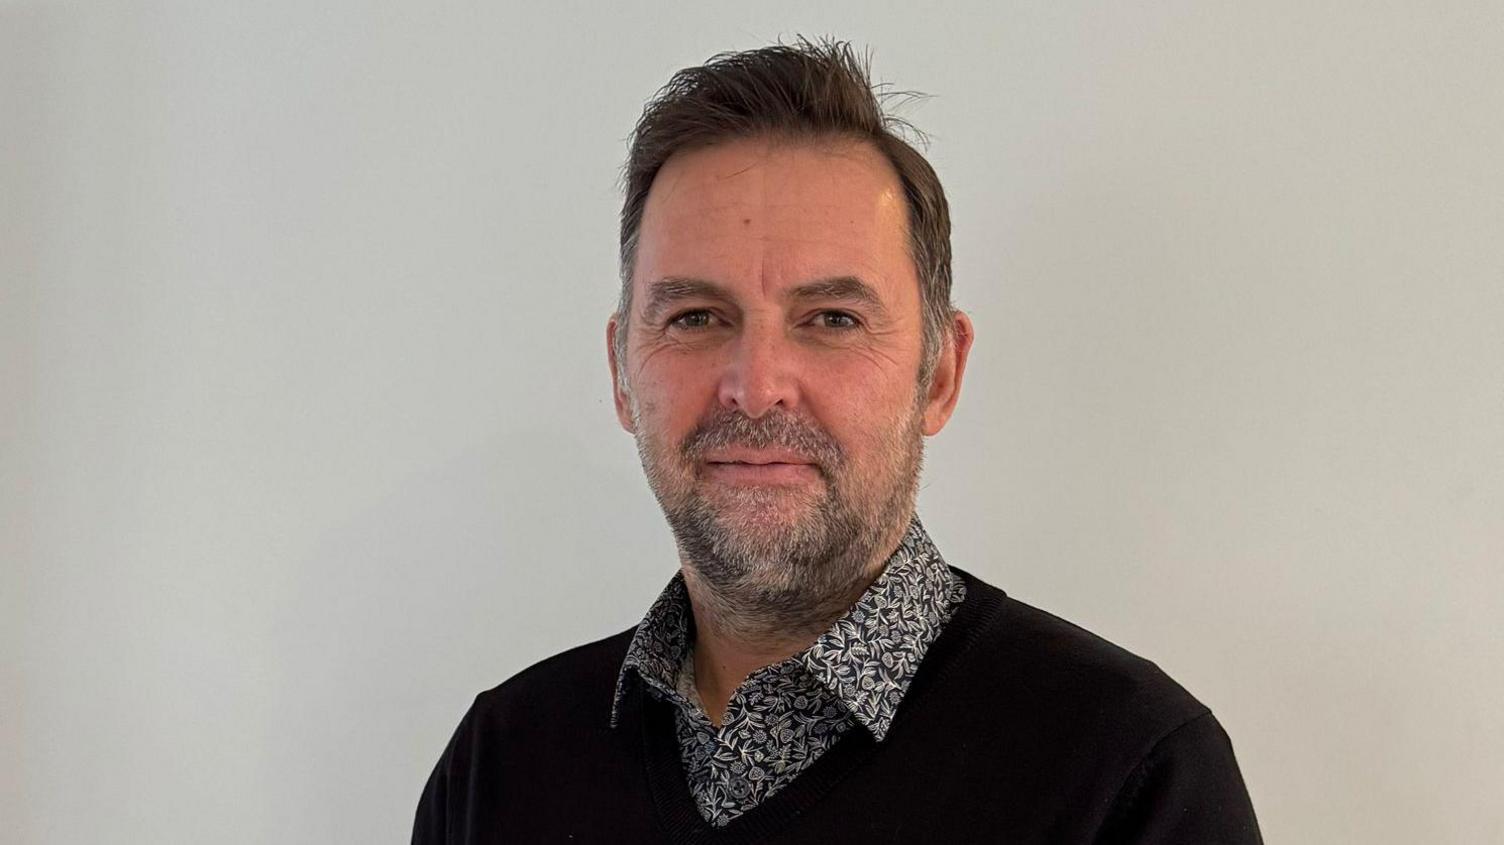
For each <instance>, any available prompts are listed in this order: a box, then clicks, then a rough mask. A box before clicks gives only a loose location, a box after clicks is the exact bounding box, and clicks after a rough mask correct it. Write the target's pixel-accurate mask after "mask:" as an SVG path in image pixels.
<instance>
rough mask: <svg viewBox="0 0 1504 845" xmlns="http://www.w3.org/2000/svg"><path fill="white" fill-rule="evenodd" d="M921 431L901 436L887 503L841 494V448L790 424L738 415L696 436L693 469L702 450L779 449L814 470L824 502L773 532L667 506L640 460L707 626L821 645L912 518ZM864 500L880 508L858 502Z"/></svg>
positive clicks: (712, 512) (766, 493)
mask: <svg viewBox="0 0 1504 845" xmlns="http://www.w3.org/2000/svg"><path fill="white" fill-rule="evenodd" d="M918 424H919V420H918V419H917V417H916V418H915V419H914V421H913V423H912V424H911V425H910V426H909V427H908V430H907V431H905V432H904V436H903V442H902V443H901V445H900V448H901V449H902V450H903V451H902V453H901V454H899V455H897V456H892V457H891V458H890V460H896V461H897V462H898V466H896V467H895V469H896V470H897V475H896V477H894V478H893V479H892V480H893V481H894V482H896V483H895V484H894V486H893V489H891V490H887V491H885V492H886V495H883V493H882V492H880V491H864V490H851V489H849V488H850V487H851V485H850V483H847V484H842V483H841V481H842V480H844V479H845V473H846V469H847V466H846V460H845V456H844V455H843V454H842V453H841V450H840V449H839V447H838V446H837V445H836V444H835V443H834V442H833V441H831V440H829V439H828V437H825V436H824V435H823V432H818V431H817V430H814V431H812V430H810V429H809V428H808V427H807V426H805V425H804V424H802V423H799V422H798V421H796V420H793V419H790V418H781V417H774V418H764V419H761V420H751V419H749V418H747V417H744V416H742V415H740V414H735V415H730V416H723V417H720V418H718V419H716V420H712V421H709V422H708V423H707V424H706V425H704V426H702V427H701V429H700V430H699V431H697V432H696V433H695V434H694V435H692V436H691V437H689V438H688V439H687V440H686V442H685V444H684V446H683V448H682V449H681V452H682V455H683V458H684V460H685V461H686V464H687V465H689V466H695V465H696V462H697V461H698V459H699V456H700V455H702V454H703V453H704V452H705V451H707V450H708V449H711V448H716V447H721V446H726V445H731V444H744V445H749V446H752V447H755V448H765V447H767V446H771V445H779V446H783V447H785V448H790V449H795V450H798V451H799V452H800V453H801V454H804V455H807V456H810V457H811V458H813V459H814V460H815V461H816V464H817V466H819V467H820V471H821V474H822V475H823V476H824V478H825V481H826V490H825V494H824V495H823V496H822V497H821V498H820V500H819V502H818V503H817V504H816V506H815V507H814V508H813V509H812V510H811V512H810V513H809V514H808V515H807V516H806V517H805V518H804V519H801V520H800V521H799V522H798V523H797V524H795V525H793V526H789V527H787V528H780V529H779V530H776V531H774V530H768V531H758V530H756V528H755V526H749V525H747V524H741V525H735V524H728V521H727V520H724V519H723V517H722V514H721V513H720V511H719V510H718V509H717V507H716V506H715V505H713V504H712V503H711V502H709V501H707V500H706V499H705V498H704V497H703V496H702V495H700V493H699V491H698V490H695V489H693V488H691V489H690V490H688V491H686V494H685V495H684V496H682V497H675V498H676V499H677V500H673V501H671V500H670V497H669V496H668V495H667V494H668V493H669V489H668V488H667V487H666V486H665V484H664V482H665V479H664V478H663V477H662V475H661V474H660V473H659V472H658V470H659V469H660V468H659V467H656V466H655V465H654V461H653V460H651V457H650V456H649V455H648V454H647V453H646V452H645V451H644V452H643V459H644V460H643V465H644V468H646V469H647V470H648V477H649V481H650V483H651V486H652V487H653V490H654V492H655V493H656V494H657V496H658V500H659V504H660V505H661V506H662V507H663V512H664V515H665V517H666V518H667V521H668V523H669V527H670V528H671V529H672V531H673V533H674V537H675V539H676V540H677V542H678V546H679V549H680V553H681V555H682V556H683V558H684V563H685V567H686V570H687V571H686V573H685V576H686V578H687V579H689V580H691V581H692V582H694V586H695V587H697V588H700V589H697V590H696V592H697V594H698V595H699V596H700V598H701V599H702V600H703V601H704V602H706V603H707V604H708V605H710V606H709V607H707V608H705V609H706V610H707V611H709V614H708V616H709V617H710V618H708V619H706V620H705V621H706V622H707V623H708V624H712V625H714V626H715V627H716V628H717V629H718V630H719V631H722V632H724V633H726V634H728V635H732V636H735V637H736V638H738V639H740V640H742V641H743V642H764V643H772V642H778V641H783V640H788V639H798V638H808V637H810V636H817V635H818V634H819V633H821V632H822V631H824V630H825V629H826V628H827V627H828V626H829V625H830V623H831V622H832V621H833V620H834V619H835V618H837V617H838V616H840V614H841V613H843V612H845V611H846V609H847V608H849V607H850V605H851V602H853V601H855V599H856V598H857V596H858V595H859V594H860V592H861V590H862V589H864V588H865V587H866V586H867V584H869V583H870V582H871V580H872V579H873V578H874V577H876V575H877V572H876V571H874V566H875V565H877V564H880V563H882V560H879V559H878V558H879V557H882V558H884V559H885V557H886V555H885V554H884V553H886V552H888V551H889V549H887V548H880V546H883V545H885V544H886V545H891V544H895V543H897V542H898V539H899V537H900V536H901V535H902V532H903V529H904V528H905V526H906V525H907V522H908V519H909V517H910V515H911V514H912V513H913V509H914V500H915V496H916V494H917V492H918V482H919V473H920V468H921V464H922V462H923V438H922V436H921V435H920V433H919V431H918ZM642 446H643V444H641V443H639V449H640V450H641V448H642ZM890 466H891V464H890ZM869 492H874V493H877V494H878V496H881V498H877V497H869V496H863V494H864V493H869ZM737 495H742V496H744V497H745V499H744V504H747V505H750V506H752V507H753V508H755V507H757V506H758V505H760V504H767V505H770V506H771V505H773V504H774V502H773V499H774V498H775V497H780V496H788V495H794V494H792V493H790V492H789V491H786V490H759V489H750V490H746V491H741V492H740V493H738V494H737ZM853 496H854V497H858V498H857V499H854V498H853ZM861 505H867V507H862V506H861Z"/></svg>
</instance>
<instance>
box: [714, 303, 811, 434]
mask: <svg viewBox="0 0 1504 845" xmlns="http://www.w3.org/2000/svg"><path fill="white" fill-rule="evenodd" d="M728 355H729V358H728V359H727V361H726V363H725V369H724V370H723V371H722V372H721V379H720V385H719V390H718V396H719V399H720V402H721V405H722V406H723V407H726V408H729V409H732V410H736V411H740V412H742V413H743V414H746V415H747V416H748V417H751V418H753V419H756V418H758V417H760V416H762V415H763V414H765V413H767V412H768V410H769V409H771V408H774V407H778V406H782V407H783V410H786V411H789V410H793V409H794V408H795V407H796V406H797V405H798V401H799V394H798V382H797V379H796V378H795V373H794V360H793V355H792V350H790V349H789V348H788V346H787V339H786V338H785V337H784V336H783V332H782V330H781V328H780V327H773V326H756V325H752V324H750V323H749V324H747V325H745V326H744V327H743V329H742V331H741V332H740V333H739V334H738V335H737V337H736V339H735V340H733V341H732V342H731V344H730V345H729V349H728Z"/></svg>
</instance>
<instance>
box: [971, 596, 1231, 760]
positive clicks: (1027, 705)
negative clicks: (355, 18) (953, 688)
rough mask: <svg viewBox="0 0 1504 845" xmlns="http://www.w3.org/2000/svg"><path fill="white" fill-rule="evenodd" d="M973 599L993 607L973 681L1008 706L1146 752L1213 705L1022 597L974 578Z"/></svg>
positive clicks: (976, 645) (981, 630) (974, 660)
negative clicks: (1023, 600)
mask: <svg viewBox="0 0 1504 845" xmlns="http://www.w3.org/2000/svg"><path fill="white" fill-rule="evenodd" d="M960 574H961V575H962V577H963V578H965V579H966V582H967V588H968V595H967V602H968V603H969V602H971V601H978V602H979V603H980V604H984V605H990V606H992V607H993V612H992V613H990V614H989V615H988V616H989V618H988V619H987V620H985V621H982V620H979V624H978V625H977V627H976V630H975V631H974V632H973V639H974V641H973V643H972V645H971V647H970V648H968V649H967V659H966V660H965V661H964V663H965V673H966V677H967V686H969V687H972V688H976V689H981V690H985V691H986V692H985V693H984V694H985V695H986V696H987V701H988V704H987V706H986V707H985V708H984V709H986V710H988V711H993V712H997V711H999V710H1001V711H1002V712H1003V713H1004V714H1007V715H1016V716H1017V717H1018V718H1021V719H1026V720H1028V721H1030V722H1031V723H1034V724H1039V725H1043V726H1053V727H1054V728H1055V729H1057V730H1059V731H1061V732H1070V733H1075V734H1077V735H1079V736H1082V737H1087V738H1090V739H1091V740H1092V741H1095V742H1111V743H1114V744H1118V743H1121V744H1124V745H1126V746H1131V747H1132V748H1131V750H1130V749H1129V748H1124V750H1125V751H1127V752H1128V753H1129V754H1134V753H1144V752H1146V751H1147V750H1148V748H1150V747H1152V746H1153V745H1154V744H1155V743H1156V742H1158V741H1159V740H1160V739H1162V738H1163V737H1165V736H1166V735H1168V734H1169V733H1171V732H1172V731H1174V730H1175V729H1176V728H1178V727H1180V726H1182V725H1184V724H1186V723H1187V722H1190V721H1192V720H1194V719H1197V718H1198V717H1200V716H1202V715H1204V714H1206V713H1207V712H1209V711H1208V708H1207V707H1206V706H1205V705H1204V704H1202V703H1201V702H1200V701H1198V700H1197V699H1196V698H1195V697H1194V696H1193V695H1191V693H1190V692H1188V691H1187V690H1186V689H1185V688H1184V687H1183V686H1181V685H1180V684H1179V683H1177V682H1176V681H1175V680H1174V679H1173V678H1171V677H1170V676H1169V675H1168V674H1166V673H1165V672H1164V671H1163V670H1161V669H1160V667H1159V666H1158V665H1156V664H1155V663H1154V662H1152V661H1151V660H1148V659H1145V658H1143V657H1140V656H1139V655H1137V654H1134V653H1132V652H1130V651H1128V650H1127V649H1125V648H1123V647H1121V646H1119V645H1117V644H1115V643H1112V642H1110V641H1108V640H1107V639H1105V638H1103V637H1101V636H1098V635H1097V634H1095V633H1093V632H1091V631H1089V630H1087V629H1086V628H1083V627H1081V626H1080V625H1077V624H1075V623H1073V622H1070V621H1067V620H1065V619H1062V618H1060V617H1059V616H1056V615H1054V614H1052V613H1049V612H1047V611H1044V610H1041V609H1040V608H1038V607H1035V606H1033V605H1030V604H1027V603H1025V602H1022V601H1019V600H1018V599H1015V598H1013V597H1011V596H1009V595H1007V594H1005V593H1004V592H1003V591H1002V590H999V589H998V588H996V587H993V586H992V585H990V584H987V583H985V582H983V581H981V580H980V579H978V578H976V577H975V576H973V575H970V574H968V573H965V572H961V573H960Z"/></svg>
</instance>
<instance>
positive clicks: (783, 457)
mask: <svg viewBox="0 0 1504 845" xmlns="http://www.w3.org/2000/svg"><path fill="white" fill-rule="evenodd" d="M705 462H706V463H709V464H747V465H751V466H767V465H768V464H796V465H809V464H812V463H814V462H813V461H811V460H810V459H809V458H806V457H804V456H803V455H800V454H797V453H795V452H788V451H783V450H779V449H727V450H718V451H715V452H711V453H710V454H707V455H706V456H705Z"/></svg>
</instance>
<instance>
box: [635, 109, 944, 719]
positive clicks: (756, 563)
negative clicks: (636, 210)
mask: <svg viewBox="0 0 1504 845" xmlns="http://www.w3.org/2000/svg"><path fill="white" fill-rule="evenodd" d="M907 233H908V223H907V210H906V205H905V202H904V196H903V190H902V186H901V184H900V183H899V181H898V177H897V174H896V173H895V172H894V171H893V169H892V167H891V166H890V165H889V164H888V163H887V161H886V160H885V159H884V158H883V157H882V155H881V154H880V153H879V152H878V151H877V150H876V149H875V148H874V147H872V146H871V145H870V144H867V143H865V142H859V141H850V140H845V139H823V140H818V141H809V140H797V141H796V140H787V139H769V138H751V139H740V140H736V141H731V142H727V143H723V144H719V145H716V146H712V147H709V148H704V149H699V150H692V151H688V152H683V153H679V154H677V155H675V156H673V157H672V158H671V159H669V161H668V162H667V163H666V164H665V165H664V166H663V168H662V169H661V170H660V171H659V173H658V175H657V177H656V179H655V180H654V182H653V186H652V189H651V191H650V192H649V195H648V200H647V204H646V207H645V209H644V215H643V220H642V226H641V230H640V236H639V244H638V252H637V264H636V267H635V268H634V272H633V278H632V285H633V288H632V291H633V293H632V296H633V302H632V313H631V316H630V319H629V321H628V326H627V327H626V328H625V330H626V331H627V333H628V336H627V339H626V341H627V342H626V354H625V358H626V360H624V361H618V360H617V356H616V354H615V350H616V335H617V332H618V331H622V330H623V327H622V326H621V325H620V324H619V322H618V319H617V317H616V316H615V315H613V316H612V317H611V319H610V320H608V322H607V327H606V347H607V352H608V359H609V363H610V367H611V376H612V384H613V386H614V399H615V406H616V412H617V417H618V419H619V420H620V422H621V425H622V427H623V428H624V429H625V430H626V431H628V432H629V433H631V434H633V435H634V436H635V438H636V440H637V443H638V449H639V452H640V453H641V455H642V457H643V464H644V468H645V470H646V471H647V474H648V478H649V484H650V486H651V487H652V488H653V490H654V493H655V495H657V496H658V498H659V501H660V504H662V505H663V507H664V509H665V513H666V514H668V515H669V521H670V524H671V527H674V528H675V534H676V539H677V540H678V541H679V550H680V562H681V567H682V570H683V572H684V576H685V583H686V586H687V587H688V592H689V598H690V603H691V606H692V608H693V612H694V619H695V653H694V666H695V681H696V685H697V687H698V691H699V693H700V698H701V700H702V703H703V705H704V706H705V709H706V713H707V715H709V716H710V718H711V720H712V722H713V723H715V724H717V725H719V724H720V722H721V718H722V716H723V715H724V712H725V709H726V706H727V704H728V703H729V701H730V699H731V697H732V695H733V694H734V692H735V689H736V687H737V686H739V685H740V684H741V682H742V681H743V680H745V679H746V677H747V676H748V675H749V674H750V673H752V672H754V671H756V670H757V669H760V668H762V667H764V666H769V665H772V664H775V663H778V662H780V661H782V660H785V659H787V658H788V657H790V656H792V655H794V654H797V653H799V652H800V651H803V650H804V649H805V648H808V647H809V645H810V644H812V643H813V642H814V640H815V639H816V638H817V637H818V636H819V634H820V633H821V632H822V631H824V630H825V629H826V628H828V627H829V625H830V624H831V623H832V622H834V621H835V619H836V618H837V617H839V616H840V615H841V614H842V613H844V612H845V611H846V610H847V609H849V608H850V606H851V604H852V603H854V602H855V600H856V599H857V598H858V597H859V596H860V595H861V594H862V592H863V591H865V590H866V588H867V587H868V586H869V585H870V584H871V582H872V580H874V579H875V578H876V577H877V575H878V574H880V571H881V567H882V565H883V563H884V562H885V561H886V560H887V558H888V557H889V555H890V554H891V553H892V550H893V549H894V548H896V547H897V545H898V542H899V540H900V539H901V538H902V534H903V531H904V529H905V528H906V526H907V524H908V522H909V518H910V516H911V515H912V513H913V499H914V493H915V491H916V490H917V481H918V473H919V468H920V466H919V465H920V455H921V453H922V438H923V437H924V436H930V435H934V434H936V433H938V432H939V431H940V430H941V429H942V428H943V427H944V426H945V424H946V422H947V421H948V420H949V418H950V415H951V413H952V411H953V410H954V408H955V405H956V401H957V399H958V398H959V396H960V388H961V379H962V375H963V374H964V372H965V367H966V360H967V355H968V353H969V351H970V348H971V344H972V338H973V330H972V325H971V321H970V319H969V318H968V317H967V316H966V315H965V314H964V313H960V312H956V314H955V317H954V320H953V322H952V324H951V325H950V326H949V331H948V332H947V333H946V336H945V337H944V338H943V340H942V343H941V348H940V354H939V358H938V359H937V362H936V365H935V369H934V373H933V375H932V377H931V378H930V380H929V382H928V383H927V384H920V383H919V380H918V376H919V373H920V363H921V353H922V318H921V311H920V296H919V281H918V277H917V275H916V270H915V267H914V264H913V262H912V260H911V258H910V256H909V252H908V234H907ZM850 279H855V280H857V281H859V282H860V285H858V286H853V285H851V284H850V283H849V281H848V282H844V283H842V284H836V285H828V284H827V285H825V286H824V287H823V288H821V287H820V286H818V285H816V284H815V283H819V282H827V281H829V280H850ZM666 281H670V282H671V284H668V285H665V282H666ZM705 283H710V284H709V285H707V284H705ZM843 287H844V288H846V290H842V288H843ZM853 287H859V288H862V289H865V291H866V293H867V295H868V299H867V300H863V299H861V298H858V297H854V296H852V295H851V291H850V289H851V288H853ZM665 292H672V293H673V294H674V295H673V296H671V297H670V296H664V295H663V294H664V293H665ZM770 458H777V459H780V460H779V462H778V463H776V464H770V465H763V466H748V465H746V463H733V462H731V461H732V460H736V461H750V462H752V463H758V464H761V463H764V462H765V461H767V460H769V459H770ZM785 458H786V459H789V460H788V461H783V460H782V459H785ZM687 513H693V514H694V518H691V517H690V516H686V514H687ZM676 516H677V519H676ZM694 519H698V520H699V522H698V523H696V524H702V523H703V524H704V525H708V526H709V529H708V534H709V536H711V537H713V538H715V540H716V542H717V543H719V544H720V545H716V546H715V547H714V548H712V547H711V545H709V544H708V542H697V541H696V540H695V539H694V536H693V531H690V530H688V529H686V528H685V525H686V523H687V522H690V521H694ZM842 526H844V527H845V528H846V529H848V530H847V532H846V533H845V534H842V533H841V532H840V531H839V530H838V529H839V528H841V527H842ZM854 528H860V530H852V529H854ZM800 538H804V539H806V540H808V542H807V543H805V544H803V545H800V544H799V542H800ZM822 543H823V545H822ZM822 549H824V550H825V551H821V550H822ZM727 550H729V551H727ZM718 552H725V555H720V556H718ZM801 554H803V555H805V557H801V556H800V555H801ZM810 555H813V556H812V557H811V556H810ZM721 557H728V559H731V560H733V561H736V562H739V563H736V564H734V565H732V564H725V563H724V561H721ZM718 561H721V562H719V563H718Z"/></svg>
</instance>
